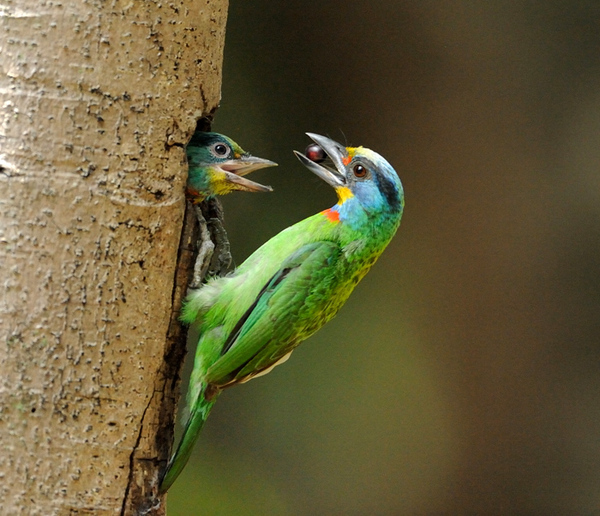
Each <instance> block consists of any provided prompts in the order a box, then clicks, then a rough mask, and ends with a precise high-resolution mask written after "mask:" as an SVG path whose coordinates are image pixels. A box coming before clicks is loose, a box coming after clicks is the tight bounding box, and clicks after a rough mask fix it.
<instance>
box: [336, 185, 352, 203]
mask: <svg viewBox="0 0 600 516" xmlns="http://www.w3.org/2000/svg"><path fill="white" fill-rule="evenodd" d="M335 191H336V192H337V195H338V201H339V203H340V204H344V203H345V202H346V201H347V200H348V199H352V197H354V194H353V193H352V191H351V190H350V188H348V187H347V186H340V187H338V188H336V189H335Z"/></svg>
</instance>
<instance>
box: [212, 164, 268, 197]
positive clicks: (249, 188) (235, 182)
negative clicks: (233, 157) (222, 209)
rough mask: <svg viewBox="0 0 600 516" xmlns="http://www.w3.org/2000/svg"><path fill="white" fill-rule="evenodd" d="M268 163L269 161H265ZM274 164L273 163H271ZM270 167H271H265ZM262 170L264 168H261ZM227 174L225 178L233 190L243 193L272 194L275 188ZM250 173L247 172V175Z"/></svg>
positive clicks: (231, 173) (226, 172) (230, 173)
mask: <svg viewBox="0 0 600 516" xmlns="http://www.w3.org/2000/svg"><path fill="white" fill-rule="evenodd" d="M264 161H267V160H264ZM271 163H272V162H271ZM265 166H270V165H265ZM260 168H262V167H260ZM224 172H225V178H226V180H227V182H228V183H229V184H230V185H231V188H232V189H233V190H242V191H243V192H272V191H273V188H271V187H270V186H264V185H261V184H260V183H255V182H254V181H250V179H246V178H245V177H242V176H239V175H237V174H234V173H233V172H228V171H226V170H225V171H224ZM247 173H248V172H246V174H247Z"/></svg>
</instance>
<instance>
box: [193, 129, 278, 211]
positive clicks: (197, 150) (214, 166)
mask: <svg viewBox="0 0 600 516" xmlns="http://www.w3.org/2000/svg"><path fill="white" fill-rule="evenodd" d="M187 157H188V168H189V172H188V183H187V194H188V197H190V199H191V200H192V201H193V202H194V203H195V204H198V203H200V202H202V201H203V200H204V199H206V198H207V197H212V196H215V195H224V194H228V193H230V192H233V191H234V190H243V191H245V192H270V191H272V188H271V187H270V186H263V185H261V184H259V183H255V182H254V181H250V180H249V179H246V178H245V177H243V176H245V175H246V174H249V173H250V172H253V171H255V170H258V169H260V168H266V167H274V166H277V163H274V162H273V161H269V160H268V159H263V158H257V157H255V156H252V155H250V154H248V153H247V152H246V151H244V149H242V148H241V147H240V146H239V145H238V144H237V143H235V142H234V141H233V140H232V139H231V138H228V137H227V136H224V135H222V134H219V133H206V132H201V131H197V132H196V133H194V136H192V139H191V140H190V143H189V144H188V147H187Z"/></svg>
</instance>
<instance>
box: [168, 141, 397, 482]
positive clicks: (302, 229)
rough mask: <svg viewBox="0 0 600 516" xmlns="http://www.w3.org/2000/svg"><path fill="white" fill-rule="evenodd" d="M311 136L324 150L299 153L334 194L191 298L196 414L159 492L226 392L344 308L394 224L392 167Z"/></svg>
mask: <svg viewBox="0 0 600 516" xmlns="http://www.w3.org/2000/svg"><path fill="white" fill-rule="evenodd" d="M307 134H308V136H309V137H310V138H311V139H312V140H313V141H314V142H315V143H316V144H317V145H318V147H320V149H322V151H323V152H324V154H323V153H321V152H319V151H318V149H315V147H314V144H313V145H311V146H309V148H308V149H307V152H306V153H307V155H308V156H309V157H311V158H315V160H311V159H309V158H307V157H306V156H304V155H303V154H301V153H299V152H296V155H297V157H298V159H300V161H301V162H302V163H303V164H304V165H305V166H306V167H307V168H308V169H309V170H311V171H312V172H314V173H315V174H316V175H317V176H318V177H320V178H321V179H323V180H324V181H325V182H326V183H328V184H329V185H331V186H332V187H333V188H334V189H335V191H336V193H337V196H338V202H337V204H336V205H335V206H333V207H332V208H330V209H327V210H325V211H322V212H320V213H317V214H316V215H313V216H312V217H309V218H307V219H305V220H303V221H301V222H299V223H297V224H295V225H293V226H291V227H289V228H287V229H285V230H283V231H282V232H281V233H279V234H278V235H276V236H275V237H273V238H272V239H271V240H269V241H268V242H266V243H265V244H264V245H262V246H261V247H260V248H259V249H257V250H256V251H255V252H254V253H253V254H252V255H251V256H250V257H249V258H248V259H247V260H246V261H245V262H244V263H243V264H242V265H240V266H239V267H238V268H237V270H235V272H233V273H232V274H231V275H229V276H226V277H223V278H216V279H213V280H211V281H209V282H208V283H207V284H206V285H205V286H204V287H203V288H201V289H198V290H196V291H194V292H192V293H191V294H190V295H189V297H188V298H187V300H186V303H185V304H184V308H183V315H182V320H183V321H185V322H186V323H190V324H191V323H194V324H197V325H198V328H199V332H200V336H199V341H198V347H197V349H196V357H195V363H194V369H193V372H192V376H191V379H190V387H189V392H188V405H189V407H190V416H189V419H188V422H187V426H186V428H185V431H184V434H183V438H182V439H181V442H180V443H179V447H178V448H177V451H176V452H175V454H174V456H173V457H172V458H171V460H170V461H169V464H168V465H167V470H166V474H165V476H164V477H163V479H162V483H161V487H160V489H161V491H162V492H165V491H167V490H168V489H169V487H170V486H171V485H172V484H173V482H174V481H175V479H176V478H177V476H178V475H179V474H180V472H181V470H182V469H183V467H184V466H185V464H186V462H187V461H188V459H189V456H190V454H191V451H192V447H193V446H194V443H195V442H196V440H197V438H198V434H199V432H200V429H201V428H202V426H203V424H204V422H205V421H206V418H207V416H208V414H209V412H210V410H211V408H212V407H213V405H214V404H215V402H216V400H217V398H218V396H219V394H220V393H221V391H222V390H223V389H225V388H226V387H230V386H232V385H236V384H238V383H244V382H247V381H248V380H250V379H252V378H255V377H257V376H261V375H264V374H266V373H268V372H269V371H271V370H272V369H273V368H274V367H275V366H276V365H279V364H281V363H283V362H285V361H286V360H287V359H288V358H289V356H290V354H291V353H292V351H293V350H294V348H295V347H296V346H297V345H298V344H300V343H301V342H302V341H303V340H305V339H306V338H308V337H309V336H311V335H312V334H313V333H315V332H316V331H317V330H318V329H319V328H321V326H323V325H324V324H325V323H326V322H327V321H329V320H330V319H331V318H332V317H333V316H334V315H335V314H336V313H337V312H338V310H339V309H340V308H341V307H342V305H343V304H344V303H345V302H346V300H347V299H348V297H349V296H350V294H351V292H352V290H353V289H354V287H355V286H356V284H357V283H358V282H359V281H360V280H361V279H362V278H363V276H364V275H365V274H366V273H367V272H368V271H369V269H370V268H371V266H372V265H373V264H374V263H375V261H376V260H377V258H378V257H379V255H380V254H381V253H382V252H383V250H384V249H385V248H386V246H387V245H388V243H389V242H390V240H391V238H392V237H393V236H394V234H395V233H396V230H397V229H398V226H399V224H400V218H401V216H402V211H403V209H404V192H403V189H402V184H401V183H400V180H399V179H398V176H397V174H396V172H395V171H394V169H393V168H392V167H391V165H390V164H389V163H388V162H387V161H386V160H385V159H384V158H383V157H381V156H380V155H379V154H377V153H376V152H373V151H371V150H369V149H365V148H363V147H356V148H353V147H344V146H343V145H341V144H339V143H336V142H335V141H333V140H330V139H329V138H326V137H324V136H319V135H317V134H311V133H307ZM316 161H319V163H317V162H316Z"/></svg>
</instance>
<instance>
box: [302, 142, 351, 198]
mask: <svg viewBox="0 0 600 516" xmlns="http://www.w3.org/2000/svg"><path fill="white" fill-rule="evenodd" d="M306 134H307V136H308V137H309V138H310V139H311V140H312V141H314V142H315V143H316V144H317V145H318V146H319V147H321V148H322V149H323V150H324V151H325V154H327V156H328V157H329V159H330V160H331V161H332V163H333V164H334V165H335V168H333V167H331V166H329V167H325V166H323V165H320V164H319V163H315V162H314V161H311V160H310V159H308V158H307V157H306V156H305V155H304V154H302V153H301V152H298V151H294V154H295V155H296V157H297V158H298V159H299V160H300V162H301V163H302V164H303V165H304V166H305V167H306V168H308V170H310V171H311V172H312V173H313V174H315V175H317V176H318V177H320V178H321V179H322V180H323V181H325V182H326V183H327V184H328V185H331V186H333V188H340V187H342V186H346V166H345V165H344V162H343V159H344V158H347V157H348V151H347V150H346V147H344V146H343V145H342V144H340V143H338V142H336V141H333V140H331V139H329V138H327V137H325V136H320V135H318V134H314V133H306Z"/></svg>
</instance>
